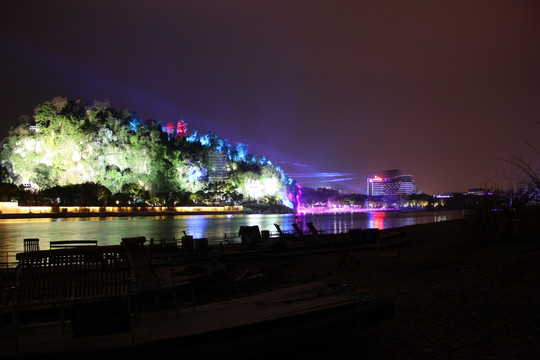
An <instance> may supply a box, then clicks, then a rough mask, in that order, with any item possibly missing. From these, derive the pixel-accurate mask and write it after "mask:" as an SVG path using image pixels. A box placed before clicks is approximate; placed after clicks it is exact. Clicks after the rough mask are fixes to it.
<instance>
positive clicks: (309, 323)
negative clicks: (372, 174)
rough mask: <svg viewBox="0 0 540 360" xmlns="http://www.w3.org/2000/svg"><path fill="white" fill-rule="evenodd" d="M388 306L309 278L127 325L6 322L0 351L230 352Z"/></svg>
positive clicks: (365, 322)
mask: <svg viewBox="0 0 540 360" xmlns="http://www.w3.org/2000/svg"><path fill="white" fill-rule="evenodd" d="M393 311H394V308H393V303H392V301H390V300H387V299H385V298H383V297H380V296H374V295H370V294H365V293H358V292H355V291H351V289H347V288H343V287H340V286H329V285H327V284H324V283H320V282H314V283H309V284H304V285H298V286H294V287H290V288H286V289H281V290H275V291H270V292H266V293H262V294H257V295H252V296H249V297H243V298H238V299H233V300H228V301H222V302H217V303H212V304H207V305H200V306H197V307H196V308H195V309H192V308H191V307H189V308H183V309H180V310H179V311H178V312H179V313H178V315H176V312H175V311H156V312H149V313H142V314H141V315H140V317H139V318H138V319H132V320H131V326H130V327H131V329H130V331H128V332H119V333H110V332H109V333H107V334H103V335H92V336H79V337H75V336H74V335H73V333H72V332H70V331H65V332H64V333H62V331H61V330H60V327H59V325H53V324H41V325H39V326H25V327H20V328H19V330H18V339H17V342H18V343H17V344H16V343H15V341H14V338H13V332H12V331H11V329H10V328H9V327H6V328H2V332H1V335H0V349H1V353H0V357H16V356H18V357H21V358H26V357H38V356H39V357H43V356H55V358H57V359H59V358H74V357H75V356H76V357H77V358H78V359H81V358H83V359H85V358H90V357H92V358H95V357H96V356H99V357H100V358H115V359H118V358H119V356H120V357H121V358H124V357H125V356H128V355H129V354H136V355H137V358H142V357H144V356H146V355H148V356H153V357H154V356H156V355H157V356H178V357H182V358H190V357H198V358H208V357H212V356H216V357H217V356H219V357H220V358H235V357H237V356H249V355H250V354H256V353H258V352H261V351H262V352H265V351H267V350H268V349H276V348H279V347H284V346H291V345H297V344H299V343H302V342H304V341H308V340H313V339H315V338H317V337H319V336H328V335H329V334H333V333H335V332H336V331H345V330H346V329H348V328H350V327H361V328H368V327H372V326H375V325H378V324H380V323H382V322H384V321H385V320H387V319H388V318H390V317H391V316H392V315H393ZM98 312H99V310H97V311H96V316H98ZM77 326H81V324H77ZM83 326H84V324H83Z"/></svg>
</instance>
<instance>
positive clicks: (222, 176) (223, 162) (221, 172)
mask: <svg viewBox="0 0 540 360" xmlns="http://www.w3.org/2000/svg"><path fill="white" fill-rule="evenodd" d="M228 163H229V155H227V154H225V153H221V152H219V151H211V152H210V167H209V169H208V181H209V182H211V183H213V182H220V181H227V180H228V179H229V178H230V177H231V172H230V171H229V168H228V166H227V165H228Z"/></svg>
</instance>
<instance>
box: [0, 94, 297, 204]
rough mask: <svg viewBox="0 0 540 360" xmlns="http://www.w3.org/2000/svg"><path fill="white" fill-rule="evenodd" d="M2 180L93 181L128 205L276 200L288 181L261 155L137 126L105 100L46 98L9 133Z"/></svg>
mask: <svg viewBox="0 0 540 360" xmlns="http://www.w3.org/2000/svg"><path fill="white" fill-rule="evenodd" d="M0 157H1V165H2V170H3V174H4V182H12V183H14V184H16V185H17V186H24V187H26V188H30V189H32V190H34V191H40V192H43V191H46V190H47V189H53V188H57V187H66V186H69V185H75V184H84V183H94V184H97V185H100V186H102V187H104V188H106V189H108V191H110V193H111V194H120V193H124V194H129V195H130V196H131V197H132V198H133V201H134V202H142V201H143V200H144V201H146V202H148V199H152V198H153V199H156V198H159V197H160V196H161V197H162V198H163V197H164V194H166V195H167V196H168V197H169V198H170V194H176V195H177V197H178V198H182V199H186V198H189V199H190V201H192V202H193V203H198V204H201V203H206V204H209V203H237V202H240V201H242V200H244V201H251V200H258V201H261V200H264V201H273V202H278V201H280V202H282V203H284V204H285V205H287V206H292V203H291V200H293V198H294V197H293V195H292V194H290V192H294V191H295V189H296V183H295V181H294V180H292V179H290V178H287V177H286V176H285V175H284V173H283V171H282V170H281V169H280V168H278V167H275V166H273V165H272V163H271V162H270V161H268V160H266V159H265V157H261V156H255V155H253V154H250V153H248V151H247V146H246V145H244V144H235V145H233V144H231V143H230V142H229V141H227V140H223V139H220V138H218V137H217V136H216V135H215V134H212V133H208V134H205V135H202V136H201V135H198V134H197V131H194V132H192V133H191V134H187V132H186V126H185V123H184V122H183V121H181V120H180V121H179V122H178V123H177V124H175V125H173V124H165V125H162V124H161V123H159V122H157V121H155V120H150V121H148V122H146V123H144V124H143V123H141V121H140V119H139V118H138V115H137V114H136V113H134V112H130V111H128V110H126V109H120V110H115V109H111V108H110V107H109V105H108V104H107V103H100V102H83V101H80V100H75V101H68V100H67V99H64V98H59V97H56V98H53V99H52V100H51V101H48V102H45V103H44V104H43V105H40V106H39V107H38V108H37V109H36V111H35V114H34V116H33V117H26V118H23V119H22V120H21V123H20V124H19V125H18V126H16V127H14V128H12V129H11V130H10V133H9V136H8V137H7V138H6V139H4V140H3V143H2V150H1V153H0Z"/></svg>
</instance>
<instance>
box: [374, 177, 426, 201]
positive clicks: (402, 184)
mask: <svg viewBox="0 0 540 360" xmlns="http://www.w3.org/2000/svg"><path fill="white" fill-rule="evenodd" d="M415 192H416V186H415V185H414V179H413V176H412V175H399V176H394V177H378V176H376V175H375V176H374V177H372V178H368V179H367V194H368V195H369V196H390V195H412V194H414V193H415Z"/></svg>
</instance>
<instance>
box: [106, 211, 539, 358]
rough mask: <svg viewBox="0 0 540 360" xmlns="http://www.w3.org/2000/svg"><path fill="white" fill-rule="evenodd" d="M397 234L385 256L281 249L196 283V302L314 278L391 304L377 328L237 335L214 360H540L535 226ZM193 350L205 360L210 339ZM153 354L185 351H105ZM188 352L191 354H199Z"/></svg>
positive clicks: (421, 228) (450, 225) (464, 226)
mask: <svg viewBox="0 0 540 360" xmlns="http://www.w3.org/2000/svg"><path fill="white" fill-rule="evenodd" d="M401 230H402V233H403V234H405V236H404V237H403V239H406V240H407V241H400V242H398V243H397V244H399V245H400V246H396V247H390V248H388V253H386V254H384V253H383V252H381V251H380V250H379V251H378V250H377V248H376V247H374V248H370V249H369V248H368V249H366V248H364V249H361V250H353V249H349V250H348V251H346V249H338V248H336V249H334V250H340V251H332V252H327V253H315V254H313V253H311V254H310V253H301V252H300V253H294V252H287V251H284V252H283V253H281V254H274V255H271V256H253V257H250V256H246V257H242V258H237V259H236V260H234V261H229V262H227V263H226V264H224V266H222V267H221V269H222V271H218V272H216V273H215V275H214V276H212V277H209V278H207V279H205V280H204V281H203V282H200V283H198V284H197V285H196V298H197V303H198V305H200V306H204V304H210V303H215V302H219V301H226V300H229V299H238V298H241V297H243V296H249V295H253V294H259V293H263V292H267V291H273V290H278V289H284V288H288V287H291V286H297V285H300V284H306V283H311V282H314V281H318V282H323V283H327V284H336V285H339V286H342V287H348V288H355V289H356V290H357V291H359V292H366V293H371V294H377V295H381V296H383V297H385V298H387V299H391V300H392V302H393V305H394V307H395V314H394V316H393V317H391V318H390V319H388V320H386V321H384V322H383V323H382V324H380V325H377V326H374V327H368V328H363V327H347V328H343V329H340V328H332V329H324V328H323V329H320V330H318V333H313V332H311V333H309V335H308V336H301V335H300V334H298V336H297V335H296V334H295V333H294V332H290V333H289V334H288V339H287V340H288V341H286V345H285V346H275V345H276V344H275V343H274V342H273V340H272V339H271V338H268V340H266V339H260V338H259V339H258V340H259V342H258V343H256V344H253V343H251V342H252V341H253V338H252V337H249V336H245V335H243V334H238V336H237V337H235V341H234V342H231V343H230V346H228V347H227V348H226V352H224V353H217V354H216V353H214V356H215V358H251V357H253V356H256V357H257V358H262V359H271V358H272V359H274V358H276V357H278V356H279V357H286V358H290V357H291V355H292V354H294V355H295V357H296V358H301V359H320V358H336V359H359V358H363V359H424V358H425V359H525V358H539V357H540V345H539V344H538V334H539V333H540V300H539V299H540V289H539V287H538V286H537V283H538V279H539V278H540V264H539V262H538V260H539V257H540V238H539V237H538V236H537V235H538V233H537V232H536V231H537V228H536V229H533V230H532V231H533V233H531V230H530V228H527V227H523V230H524V231H521V232H520V233H519V234H517V236H512V237H509V238H504V237H503V238H501V237H500V236H498V234H497V232H496V231H490V232H486V231H485V229H484V230H482V228H481V227H480V226H477V225H476V224H475V223H474V222H471V221H465V220H458V221H449V222H441V223H435V224H428V225H417V226H410V227H405V228H402V229H401ZM381 255H387V256H381ZM178 320H179V321H178V324H179V325H178V326H182V321H181V318H180V319H178ZM186 325H187V324H186ZM156 331H159V329H156ZM197 345H198V346H200V349H201V352H200V354H201V356H202V355H203V354H208V351H207V350H208V348H209V347H211V346H212V343H211V342H208V343H202V344H197ZM247 348H250V351H249V352H247V351H245V349H247ZM253 350H254V351H253ZM152 354H153V355H156V356H159V357H181V356H184V355H187V354H186V351H185V348H184V347H183V346H177V345H172V346H168V345H163V346H159V347H157V348H152V349H146V351H144V352H137V351H132V350H130V349H129V347H128V348H126V349H125V350H122V351H121V353H115V354H110V355H112V356H113V358H122V357H123V356H129V357H130V358H135V359H138V358H141V359H142V358H147V357H148V356H150V355H152ZM190 355H191V356H192V357H195V358H197V356H198V353H197V350H196V351H195V352H191V353H190ZM184 357H185V356H184Z"/></svg>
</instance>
